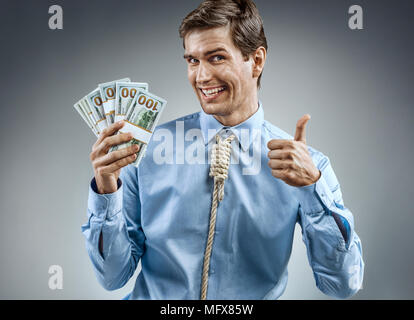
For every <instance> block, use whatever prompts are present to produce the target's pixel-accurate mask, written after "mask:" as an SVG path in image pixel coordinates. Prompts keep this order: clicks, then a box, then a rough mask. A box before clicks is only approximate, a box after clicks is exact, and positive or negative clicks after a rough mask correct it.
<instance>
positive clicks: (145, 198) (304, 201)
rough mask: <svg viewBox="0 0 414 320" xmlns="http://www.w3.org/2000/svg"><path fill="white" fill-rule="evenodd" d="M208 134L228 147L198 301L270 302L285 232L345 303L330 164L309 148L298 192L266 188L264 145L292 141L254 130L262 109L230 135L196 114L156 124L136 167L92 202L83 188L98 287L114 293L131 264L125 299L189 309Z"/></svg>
mask: <svg viewBox="0 0 414 320" xmlns="http://www.w3.org/2000/svg"><path fill="white" fill-rule="evenodd" d="M217 132H218V134H220V135H221V136H223V137H225V136H226V135H228V134H231V133H233V134H235V135H236V139H234V140H233V142H232V146H233V149H232V161H233V162H234V163H231V164H230V168H229V174H228V179H227V180H226V182H225V185H224V192H225V195H224V199H223V201H222V202H220V203H219V206H218V209H217V221H216V231H215V238H214V242H213V248H212V254H211V259H210V269H209V280H208V292H207V299H277V298H278V297H280V295H282V293H283V291H284V290H285V288H286V284H287V279H288V271H287V265H288V261H289V258H290V254H291V250H292V242H293V235H294V230H295V224H296V223H299V224H300V226H301V228H302V238H303V241H304V243H305V245H306V248H307V255H308V260H309V264H310V266H311V268H312V270H313V274H314V278H315V282H316V286H317V287H318V288H319V289H320V290H321V291H322V292H323V293H325V294H327V295H329V296H332V297H335V298H347V297H350V296H352V295H353V294H355V293H356V292H357V291H358V290H359V289H360V288H361V285H362V280H363V273H364V262H363V259H362V247H361V241H360V239H359V237H358V235H357V234H356V232H355V229H354V219H353V215H352V213H351V212H350V211H349V210H348V209H347V208H346V207H345V206H344V203H343V200H342V194H341V190H340V186H339V183H338V180H337V178H336V176H335V173H334V171H333V169H332V167H331V164H330V162H329V159H328V158H327V157H326V156H325V155H323V154H322V153H321V152H319V151H317V150H315V149H313V148H311V147H308V150H309V153H310V155H311V157H312V160H313V161H314V164H315V165H316V167H317V168H318V169H319V170H320V171H321V173H322V174H321V177H320V179H319V180H318V181H317V182H316V183H314V184H312V185H309V186H305V187H292V186H289V185H287V184H286V183H285V182H283V181H282V180H279V179H276V178H275V177H273V176H272V174H271V169H270V168H269V167H268V164H267V163H268V161H269V159H268V151H269V150H268V148H267V142H268V141H269V140H271V139H293V138H292V136H290V135H289V134H287V133H286V132H284V131H282V130H281V129H279V128H277V127H276V126H274V125H272V124H270V123H269V122H267V121H266V120H264V113H263V107H262V106H261V104H259V108H258V110H257V112H256V113H255V114H253V115H252V116H251V117H250V118H249V119H247V120H246V121H244V122H243V123H241V124H239V125H237V126H235V127H223V125H222V124H220V123H219V122H218V121H217V120H216V119H215V118H214V117H213V116H211V115H207V114H205V113H204V112H203V111H201V112H198V113H194V114H191V115H188V116H185V117H182V118H179V119H177V120H174V121H171V122H168V123H165V124H163V125H160V126H158V127H157V129H156V131H155V132H154V135H153V137H152V139H151V141H150V143H149V144H148V148H147V151H146V156H145V157H144V158H143V159H142V162H141V163H140V165H139V167H138V168H135V167H133V166H127V167H125V168H123V169H122V171H121V175H120V179H119V184H118V185H119V188H118V190H117V191H116V192H114V193H111V194H98V193H97V192H96V184H95V180H94V179H93V180H92V183H91V186H90V188H89V199H88V210H87V217H88V221H87V223H86V224H84V225H83V226H82V232H83V234H84V236H85V239H86V248H87V251H88V254H89V257H90V259H91V261H92V264H93V267H94V270H95V273H96V276H97V279H98V281H99V282H100V283H101V285H102V286H103V287H104V288H105V289H107V290H114V289H119V288H121V287H122V286H124V285H125V284H126V283H127V281H128V280H129V279H130V278H131V277H132V275H133V274H134V271H135V270H136V267H137V265H138V262H139V260H140V259H141V266H142V269H141V272H140V273H139V275H138V277H137V280H136V283H135V287H134V289H133V291H132V292H131V293H130V294H129V295H128V296H127V297H126V298H129V299H200V288H201V277H202V267H203V257H204V250H205V247H206V242H207V234H208V228H209V217H210V208H211V199H212V190H213V179H212V178H211V177H209V163H208V159H209V152H210V149H211V145H212V143H214V140H215V139H213V138H214V133H217ZM195 155H196V156H197V157H195ZM101 233H102V240H103V250H102V252H100V250H99V237H100V234H101Z"/></svg>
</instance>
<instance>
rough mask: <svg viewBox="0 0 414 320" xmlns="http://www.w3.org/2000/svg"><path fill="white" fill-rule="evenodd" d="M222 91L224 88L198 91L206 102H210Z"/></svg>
mask: <svg viewBox="0 0 414 320" xmlns="http://www.w3.org/2000/svg"><path fill="white" fill-rule="evenodd" d="M224 90H226V86H221V87H214V88H200V91H201V92H202V93H203V96H204V98H205V99H207V100H211V99H214V98H216V97H218V96H219V95H220V94H221V93H222V92H223V91H224Z"/></svg>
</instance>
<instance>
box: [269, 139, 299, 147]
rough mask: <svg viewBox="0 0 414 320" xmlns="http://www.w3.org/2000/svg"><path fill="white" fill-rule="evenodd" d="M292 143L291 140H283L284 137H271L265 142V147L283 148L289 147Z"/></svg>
mask: <svg viewBox="0 0 414 320" xmlns="http://www.w3.org/2000/svg"><path fill="white" fill-rule="evenodd" d="M292 145H293V143H292V140H285V139H272V140H270V141H269V142H268V143H267V147H268V148H269V149H270V150H275V149H283V148H287V147H291V146H292Z"/></svg>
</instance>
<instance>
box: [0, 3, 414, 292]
mask: <svg viewBox="0 0 414 320" xmlns="http://www.w3.org/2000/svg"><path fill="white" fill-rule="evenodd" d="M0 3H1V7H0V41H1V42H0V43H1V50H0V63H1V72H0V83H1V98H2V99H1V112H2V116H1V117H0V139H1V140H0V141H1V150H2V151H1V153H0V159H1V160H0V161H1V167H0V170H1V189H0V191H1V192H0V197H1V198H0V200H1V201H0V219H1V220H0V256H1V262H0V298H2V299H119V298H121V297H123V296H125V295H126V294H127V293H128V292H130V291H131V289H132V287H133V284H134V282H135V278H136V275H137V273H138V270H137V272H136V273H135V276H134V278H132V279H131V280H130V282H129V283H128V284H127V285H126V286H125V287H124V288H122V289H121V290H117V291H113V292H106V291H105V290H104V289H103V288H101V287H100V285H99V284H98V282H97V280H96V279H95V276H94V273H93V270H92V265H91V263H90V261H89V258H88V256H87V253H86V249H85V245H84V238H83V235H82V234H81V231H80V226H81V225H82V224H83V223H84V222H85V221H86V202H87V193H88V184H89V182H90V179H91V177H92V174H93V171H92V168H91V165H90V163H89V152H90V149H91V146H92V144H93V143H94V140H95V138H94V136H93V134H92V133H91V132H90V131H89V129H88V128H87V126H86V125H85V124H84V123H83V122H82V119H81V118H80V117H79V115H78V114H77V113H76V112H75V110H74V109H73V107H72V105H73V103H74V102H75V101H77V100H78V99H79V98H80V97H82V96H83V95H85V94H86V93H87V92H89V91H91V90H92V89H94V87H96V84H97V83H100V82H105V81H109V80H113V79H118V78H121V77H124V76H129V77H131V78H132V79H133V80H136V81H146V82H148V83H149V84H150V86H151V87H150V88H151V91H153V92H154V93H157V94H159V95H161V96H162V97H165V98H166V99H167V100H168V107H167V108H166V110H165V112H164V114H163V116H162V119H161V123H162V122H165V121H168V120H172V119H174V118H177V117H179V116H182V115H185V114H188V113H192V112H196V111H198V110H199V109H200V107H199V104H198V101H197V100H196V97H195V95H194V94H193V92H192V89H191V87H190V85H189V84H188V80H187V78H186V65H185V62H184V60H183V59H182V54H183V49H182V44H181V40H180V39H179V37H178V32H177V29H178V26H179V24H180V21H181V19H182V18H183V17H184V16H185V15H186V14H187V13H188V12H189V11H190V10H192V9H194V8H195V7H196V5H197V3H198V1H190V0H187V1H176V0H174V1H159V0H156V1H74V0H71V1H59V0H55V1H40V0H37V1H22V0H20V1H16V0H13V1H1V2H0ZM256 3H257V6H258V8H259V10H260V11H261V14H262V16H263V19H264V24H265V31H266V35H267V38H268V42H269V46H270V50H269V53H268V59H267V63H266V67H265V71H264V75H263V80H262V83H263V85H262V90H261V92H260V98H261V100H262V102H263V105H264V110H265V118H266V119H267V120H269V121H270V122H272V123H273V124H275V125H277V126H279V127H281V128H282V129H284V130H286V131H287V132H289V133H291V134H293V133H294V130H295V124H296V121H297V120H298V119H299V118H300V117H301V116H302V115H303V114H304V113H310V114H311V115H312V119H311V121H310V123H309V126H308V131H307V133H308V135H307V137H308V143H309V144H310V145H312V146H313V147H315V148H317V149H318V150H320V151H322V152H323V153H325V154H326V155H327V156H329V157H330V159H331V161H332V164H333V167H334V169H335V172H336V174H337V176H338V179H339V181H340V183H341V186H342V191H343V195H344V200H345V204H346V206H347V207H349V208H350V209H351V211H352V212H353V214H354V217H355V225H356V231H357V233H358V234H359V236H360V238H361V241H362V245H363V251H364V260H365V263H366V269H365V278H364V288H363V290H361V291H360V292H359V293H358V294H357V295H355V296H354V299H412V298H414V281H413V280H414V277H413V275H412V270H413V269H414V254H413V245H412V238H411V235H412V230H413V223H414V216H413V210H412V199H413V198H414V193H413V188H412V180H413V167H412V160H413V148H412V138H413V129H412V123H413V118H414V111H413V106H412V101H413V83H414V79H413V78H414V77H413V76H414V73H413V71H414V66H413V56H414V52H413V51H414V50H413V32H412V31H413V26H414V19H413V18H414V17H413V16H414V4H413V3H412V1H402V0H399V1H393V2H391V1H387V2H385V1H374V0H370V1H328V0H326V1H305V0H303V1H292V0H285V1H264V0H257V2H256ZM52 4H59V5H61V6H62V7H63V11H64V14H63V18H64V29H63V30H61V31H51V30H49V29H48V19H49V14H48V8H49V6H50V5H52ZM352 4H360V5H362V7H363V9H364V30H361V31H351V30H350V29H349V28H348V16H349V15H348V13H347V12H348V8H349V6H350V5H352ZM52 264H58V265H60V266H62V268H63V272H64V274H63V275H64V283H63V290H55V291H52V290H50V289H49V288H48V279H49V274H48V268H49V266H50V265H52ZM282 298H283V299H329V297H326V296H324V295H323V294H322V293H321V292H319V291H318V289H317V288H316V287H315V281H314V279H313V276H312V272H311V269H310V267H309V264H308V261H307V257H306V251H305V246H304V244H303V243H302V239H301V234H300V228H299V226H298V227H297V229H296V233H295V241H294V247H293V253H292V257H291V260H290V263H289V282H288V286H287V289H286V291H285V294H284V295H283V296H282Z"/></svg>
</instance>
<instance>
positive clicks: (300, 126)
mask: <svg viewBox="0 0 414 320" xmlns="http://www.w3.org/2000/svg"><path fill="white" fill-rule="evenodd" d="M310 118H311V116H310V115H309V114H305V115H304V116H303V117H302V118H300V119H299V120H298V122H297V123H296V132H295V141H302V142H303V143H305V144H306V124H307V123H308V121H309V120H310Z"/></svg>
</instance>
